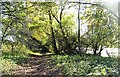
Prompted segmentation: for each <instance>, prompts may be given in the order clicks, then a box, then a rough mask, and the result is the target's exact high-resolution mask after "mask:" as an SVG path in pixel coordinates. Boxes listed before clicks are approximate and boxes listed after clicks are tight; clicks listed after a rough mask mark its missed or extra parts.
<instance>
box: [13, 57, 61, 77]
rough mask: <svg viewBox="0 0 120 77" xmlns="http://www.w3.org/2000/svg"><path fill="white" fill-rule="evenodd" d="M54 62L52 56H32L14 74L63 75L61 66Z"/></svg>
mask: <svg viewBox="0 0 120 77" xmlns="http://www.w3.org/2000/svg"><path fill="white" fill-rule="evenodd" d="M50 63H52V59H51V58H50V56H42V57H30V58H29V59H27V60H25V61H24V62H23V63H22V64H21V65H18V66H17V69H16V70H14V71H12V75H62V72H61V71H60V69H59V68H57V67H56V65H54V64H50Z"/></svg>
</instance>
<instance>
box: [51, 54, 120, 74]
mask: <svg viewBox="0 0 120 77" xmlns="http://www.w3.org/2000/svg"><path fill="white" fill-rule="evenodd" d="M52 59H53V60H54V61H55V64H56V65H57V67H59V68H60V69H61V70H62V72H63V74H65V75H115V76H118V70H117V69H118V59H117V58H105V57H100V56H82V57H81V56H79V55H74V56H69V55H64V56H63V55H54V56H52Z"/></svg>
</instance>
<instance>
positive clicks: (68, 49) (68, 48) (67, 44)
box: [52, 8, 71, 54]
mask: <svg viewBox="0 0 120 77" xmlns="http://www.w3.org/2000/svg"><path fill="white" fill-rule="evenodd" d="M63 10H64V9H63V8H61V12H60V20H58V19H57V17H56V16H55V15H54V14H53V13H52V16H53V17H54V18H55V19H56V21H57V22H58V24H59V26H60V29H61V32H62V35H63V39H64V41H65V44H66V45H65V48H66V50H67V51H64V52H65V53H67V54H70V50H71V47H70V44H69V42H68V39H67V37H66V35H65V32H64V31H63V27H62V23H61V21H62V13H63Z"/></svg>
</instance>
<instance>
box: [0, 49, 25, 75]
mask: <svg viewBox="0 0 120 77" xmlns="http://www.w3.org/2000/svg"><path fill="white" fill-rule="evenodd" d="M0 59H1V60H0V72H1V73H2V74H5V75H7V74H10V73H11V71H12V70H15V69H16V67H17V64H21V63H22V62H23V61H25V59H27V55H25V54H24V53H22V52H21V53H20V52H16V51H14V52H7V51H6V52H2V57H0Z"/></svg>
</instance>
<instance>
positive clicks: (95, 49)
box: [93, 43, 98, 55]
mask: <svg viewBox="0 0 120 77" xmlns="http://www.w3.org/2000/svg"><path fill="white" fill-rule="evenodd" d="M97 47H98V46H97V43H96V44H95V46H94V49H93V52H94V55H97V49H98V48H97Z"/></svg>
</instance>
